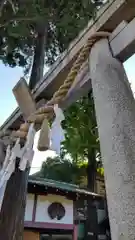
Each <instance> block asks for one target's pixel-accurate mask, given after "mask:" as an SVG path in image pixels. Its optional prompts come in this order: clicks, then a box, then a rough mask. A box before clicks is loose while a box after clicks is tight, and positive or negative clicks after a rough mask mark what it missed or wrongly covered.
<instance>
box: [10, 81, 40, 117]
mask: <svg viewBox="0 0 135 240" xmlns="http://www.w3.org/2000/svg"><path fill="white" fill-rule="evenodd" d="M13 93H14V96H15V98H16V101H17V103H18V105H19V108H20V110H21V112H22V114H23V117H24V119H26V120H27V118H28V117H29V116H30V114H32V113H34V112H35V111H36V103H35V101H34V98H33V96H32V94H31V92H30V90H29V87H28V85H27V83H26V81H25V79H24V78H21V79H20V81H19V82H18V83H17V84H16V85H15V87H14V88H13Z"/></svg>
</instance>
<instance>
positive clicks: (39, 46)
mask: <svg viewBox="0 0 135 240" xmlns="http://www.w3.org/2000/svg"><path fill="white" fill-rule="evenodd" d="M41 29H42V33H41ZM41 29H40V32H39V34H38V37H39V38H37V43H36V47H35V54H34V60H33V67H32V72H31V77H30V87H31V88H32V87H34V86H35V84H36V83H37V82H38V81H39V80H40V79H41V77H42V76H43V69H44V49H45V34H46V28H45V27H44V28H43V27H41ZM29 170H30V169H26V170H25V171H24V172H21V171H20V170H19V169H18V168H16V170H15V173H14V174H12V176H11V178H10V179H9V181H8V183H7V187H6V191H5V195H4V199H3V204H2V209H1V213H0V238H1V239H3V240H22V239H23V228H24V213H25V205H26V195H27V183H28V176H29Z"/></svg>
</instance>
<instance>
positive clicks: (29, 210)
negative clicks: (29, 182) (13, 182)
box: [24, 194, 34, 221]
mask: <svg viewBox="0 0 135 240" xmlns="http://www.w3.org/2000/svg"><path fill="white" fill-rule="evenodd" d="M33 207H34V194H27V202H26V209H25V218H24V219H25V221H32V214H33Z"/></svg>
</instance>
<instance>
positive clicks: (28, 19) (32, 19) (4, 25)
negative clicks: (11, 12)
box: [0, 17, 40, 28]
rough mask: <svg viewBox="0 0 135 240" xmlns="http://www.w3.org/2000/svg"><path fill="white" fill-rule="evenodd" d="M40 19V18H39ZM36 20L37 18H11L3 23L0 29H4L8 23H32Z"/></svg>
mask: <svg viewBox="0 0 135 240" xmlns="http://www.w3.org/2000/svg"><path fill="white" fill-rule="evenodd" d="M39 18H40V17H39ZM37 19H38V18H37V17H20V18H19V17H18V18H11V19H9V20H7V21H6V22H5V23H3V24H0V28H2V27H6V26H7V25H8V24H9V23H11V22H14V21H16V22H20V21H34V20H37Z"/></svg>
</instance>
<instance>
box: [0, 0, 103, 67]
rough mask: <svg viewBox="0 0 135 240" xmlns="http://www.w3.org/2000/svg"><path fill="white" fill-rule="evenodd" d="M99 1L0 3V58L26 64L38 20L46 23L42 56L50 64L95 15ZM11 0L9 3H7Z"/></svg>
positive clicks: (33, 0)
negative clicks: (43, 53)
mask: <svg viewBox="0 0 135 240" xmlns="http://www.w3.org/2000/svg"><path fill="white" fill-rule="evenodd" d="M101 2H102V1H95V3H94V1H91V0H86V1H80V0H76V1H73V0H69V1H65V0H59V1H58V0H53V1H50V0H47V1H42V0H29V1H26V0H12V1H11V0H10V1H8V0H7V1H5V4H4V5H2V3H3V1H1V3H0V12H1V15H0V59H1V60H2V61H3V62H4V63H7V64H9V65H10V66H11V67H14V66H16V65H19V66H22V67H24V66H26V65H27V64H28V63H29V62H30V57H31V56H33V52H34V48H35V40H36V38H37V33H38V30H39V28H40V26H41V25H42V24H45V25H46V26H47V32H46V46H45V55H46V57H45V59H46V64H52V63H53V62H54V60H55V59H56V57H57V56H58V54H59V52H62V51H63V50H64V49H66V48H67V47H68V45H69V43H70V42H71V41H72V40H73V39H74V38H75V37H76V36H77V35H78V33H79V32H80V30H82V29H83V28H84V27H85V26H86V25H87V23H88V21H89V20H90V18H91V17H92V16H94V15H95V12H96V9H97V5H100V4H101ZM11 3H12V4H11Z"/></svg>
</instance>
